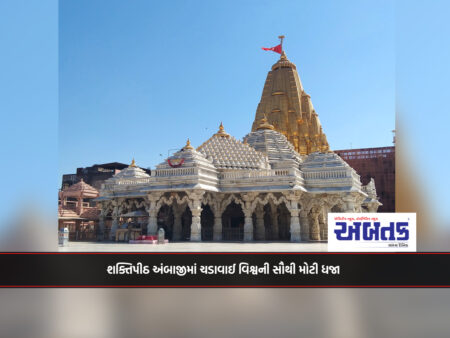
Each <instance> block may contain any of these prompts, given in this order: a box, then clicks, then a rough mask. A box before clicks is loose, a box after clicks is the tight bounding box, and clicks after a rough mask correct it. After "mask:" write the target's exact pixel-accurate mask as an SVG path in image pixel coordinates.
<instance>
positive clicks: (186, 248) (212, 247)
mask: <svg viewBox="0 0 450 338" xmlns="http://www.w3.org/2000/svg"><path fill="white" fill-rule="evenodd" d="M58 250H59V251H60V252H83V251H84V252H93V251H95V252H96V251H100V252H101V251H110V252H111V251H112V252H129V251H132V252H323V251H327V243H290V242H259V243H234V242H231V243H223V242H222V243H217V242H201V243H198V242H197V243H191V242H175V243H168V244H128V243H116V242H102V243H99V242H69V243H68V246H65V247H59V248H58Z"/></svg>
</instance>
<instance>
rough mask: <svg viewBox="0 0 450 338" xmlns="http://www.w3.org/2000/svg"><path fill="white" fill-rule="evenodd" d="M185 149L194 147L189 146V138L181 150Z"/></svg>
mask: <svg viewBox="0 0 450 338" xmlns="http://www.w3.org/2000/svg"><path fill="white" fill-rule="evenodd" d="M186 149H194V147H192V146H191V141H190V140H189V139H187V141H186V145H185V146H184V148H183V150H186Z"/></svg>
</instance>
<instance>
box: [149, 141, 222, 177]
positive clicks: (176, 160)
mask: <svg viewBox="0 0 450 338" xmlns="http://www.w3.org/2000/svg"><path fill="white" fill-rule="evenodd" d="M177 167H182V168H189V167H202V168H208V169H211V170H215V168H214V166H213V164H212V161H210V160H208V159H206V157H205V155H203V154H202V153H201V152H199V151H197V150H195V148H194V147H193V146H192V145H191V142H190V141H189V139H188V140H187V142H186V145H185V146H184V147H183V148H182V149H180V150H179V151H177V152H176V153H174V154H173V155H172V156H170V157H169V158H168V159H167V160H166V161H164V162H162V163H160V164H159V165H158V166H157V167H156V169H157V170H160V169H171V168H177Z"/></svg>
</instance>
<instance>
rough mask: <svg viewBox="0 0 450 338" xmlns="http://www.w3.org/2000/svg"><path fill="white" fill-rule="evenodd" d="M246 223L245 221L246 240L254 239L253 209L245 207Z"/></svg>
mask: <svg viewBox="0 0 450 338" xmlns="http://www.w3.org/2000/svg"><path fill="white" fill-rule="evenodd" d="M244 216H245V223H244V241H245V242H251V241H253V219H252V212H251V209H247V208H245V210H244Z"/></svg>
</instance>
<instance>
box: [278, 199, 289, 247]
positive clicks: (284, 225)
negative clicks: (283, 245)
mask: <svg viewBox="0 0 450 338" xmlns="http://www.w3.org/2000/svg"><path fill="white" fill-rule="evenodd" d="M277 211H278V239H279V240H280V241H290V240H291V233H290V227H291V213H290V212H289V210H288V208H287V207H286V204H285V203H284V202H282V203H280V205H279V206H278V208H277Z"/></svg>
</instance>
